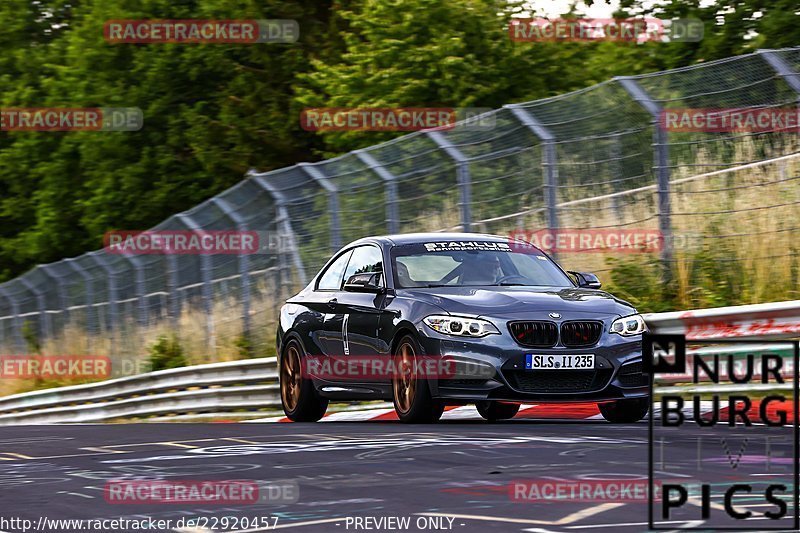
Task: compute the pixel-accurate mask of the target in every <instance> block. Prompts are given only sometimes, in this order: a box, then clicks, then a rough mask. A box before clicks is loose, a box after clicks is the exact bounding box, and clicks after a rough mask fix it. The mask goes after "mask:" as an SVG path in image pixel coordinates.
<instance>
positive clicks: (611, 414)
mask: <svg viewBox="0 0 800 533" xmlns="http://www.w3.org/2000/svg"><path fill="white" fill-rule="evenodd" d="M597 407H599V408H600V414H601V415H603V418H605V419H606V420H608V421H609V422H614V423H619V424H631V423H633V422H638V421H639V420H641V419H643V418H644V417H645V416H646V415H647V411H648V409H649V408H650V400H648V399H647V398H635V399H632V400H617V401H615V402H610V403H601V404H598V405H597Z"/></svg>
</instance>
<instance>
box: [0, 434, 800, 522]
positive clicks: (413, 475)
mask: <svg viewBox="0 0 800 533" xmlns="http://www.w3.org/2000/svg"><path fill="white" fill-rule="evenodd" d="M773 429H774V428H773ZM697 431H700V430H699V429H696V428H695V427H693V426H691V427H690V426H685V427H683V428H681V430H680V434H673V435H672V436H670V435H667V437H666V442H667V446H666V447H665V448H658V447H656V448H657V449H656V451H655V452H654V453H655V457H656V460H655V463H656V469H655V471H656V475H657V476H658V475H667V474H668V476H670V477H674V476H676V475H677V476H679V477H681V476H682V477H684V478H687V479H688V478H690V477H692V476H694V474H696V472H695V470H697V469H698V468H699V469H701V470H702V477H703V479H715V480H717V481H722V482H731V481H732V480H735V479H739V478H741V477H742V476H745V477H748V476H750V477H751V479H756V478H755V477H752V476H758V475H762V476H765V477H760V478H758V479H759V480H760V481H763V480H773V479H775V480H780V479H782V480H784V481H786V480H787V479H788V482H789V483H791V479H792V478H791V475H790V470H791V468H790V467H789V465H790V464H791V462H792V461H791V458H792V453H793V451H792V446H791V441H792V439H791V428H786V429H784V428H777V431H778V433H772V435H773V436H774V435H776V434H777V435H779V438H778V439H776V440H775V439H774V442H772V443H771V444H770V445H769V446H770V449H769V450H768V451H766V452H765V450H763V449H762V448H764V446H766V444H761V443H760V442H759V441H758V439H757V438H752V437H751V438H750V444H749V445H744V444H742V443H743V441H741V440H734V439H733V438H730V439H729V442H728V444H727V446H728V447H729V448H730V449H731V451H730V453H728V452H724V451H723V448H721V447H720V446H718V445H715V446H709V447H708V450H703V451H702V454H703V456H702V458H701V457H699V455H698V454H700V453H701V452H700V451H698V450H696V449H695V448H696V447H695V443H694V441H692V439H691V438H690V437H692V436H693V435H694V434H695V433H696V432H697ZM704 434H707V433H704ZM748 435H752V434H748ZM659 439H660V440H659V442H660V441H661V440H664V439H663V438H661V437H659ZM654 440H656V439H654ZM742 446H744V448H745V449H744V450H741V448H742ZM660 449H665V450H666V451H665V452H663V453H662V452H661V451H659V450H660ZM740 451H741V453H740ZM765 453H766V454H768V455H769V456H770V457H773V460H772V465H771V466H770V467H768V469H767V470H769V471H770V472H769V473H767V474H754V473H753V472H755V471H756V470H757V471H759V472H763V471H764V466H763V461H762V459H763V457H764V455H765ZM664 455H666V460H667V461H668V462H670V464H669V465H666V466H665V465H662V464H661V463H660V461H661V460H662V456H664ZM0 459H2V460H0V483H2V488H1V489H0V522H1V521H2V519H6V520H8V519H11V518H20V519H22V518H24V519H30V520H31V521H33V524H34V526H33V527H32V528H31V530H36V529H35V528H36V527H37V526H38V525H39V520H40V519H41V518H42V517H46V518H47V519H68V518H81V519H97V518H131V519H138V520H141V519H144V518H153V519H156V520H157V519H166V518H169V519H172V520H178V519H180V518H184V519H191V518H193V519H197V518H204V519H205V520H204V521H202V522H200V521H198V522H196V523H194V524H191V525H192V527H185V528H184V529H181V530H180V531H191V532H207V531H240V532H241V531H252V532H255V531H269V530H272V529H277V530H280V529H285V530H291V531H298V532H317V531H324V532H331V531H332V532H344V531H457V532H465V533H466V532H486V531H530V532H546V531H587V532H594V531H598V532H603V531H610V530H614V531H621V532H627V531H645V530H647V529H648V528H647V511H648V504H647V503H646V501H645V502H641V501H613V500H612V501H609V500H605V501H578V500H575V499H562V500H559V501H547V502H543V501H536V502H530V501H525V502H516V501H513V499H512V498H511V496H510V493H509V490H508V487H509V484H510V483H511V482H512V481H514V480H520V479H522V480H543V479H548V478H563V479H570V480H576V479H624V480H634V479H646V476H647V471H648V425H647V423H646V422H640V423H637V424H632V425H631V424H628V425H624V424H610V423H607V422H605V421H601V420H573V421H570V420H552V419H551V420H525V419H523V420H511V421H508V422H504V423H495V424H489V423H485V422H480V421H443V422H441V423H439V424H436V425H405V424H400V423H398V422H393V421H385V422H329V423H325V424H319V423H318V424H148V425H146V424H139V425H74V426H18V427H5V428H2V429H0ZM734 460H735V462H736V467H733V468H732V465H733V462H732V461H734ZM701 463H702V464H701ZM782 465H783V466H782ZM661 466H664V467H665V468H664V470H663V471H662V470H661V468H660V467H661ZM737 468H738V470H737ZM748 468H755V470H753V471H750V472H748V471H747V469H748ZM664 472H666V474H664ZM120 479H170V480H232V479H236V480H260V481H276V480H293V481H294V482H296V483H297V484H298V486H299V498H298V499H297V501H296V502H295V503H292V504H286V505H276V504H260V503H259V504H245V505H242V504H236V505H232V504H185V503H184V504H180V505H176V504H134V505H130V504H128V505H119V504H111V503H108V502H107V501H106V499H105V498H104V486H105V483H106V481H108V480H120ZM712 493H713V494H714V497H713V500H714V502H715V504H714V505H715V506H716V507H714V509H712V511H713V512H714V513H718V512H719V511H717V508H719V505H720V502H721V491H712ZM743 505H744V506H748V505H751V506H752V507H750V509H751V510H752V511H753V512H756V513H759V515H758V516H757V517H756V518H757V521H753V522H750V524H751V527H750V529H751V530H753V529H756V528H757V527H762V525H763V526H768V525H770V526H771V525H772V524H773V523H774V522H772V521H766V520H764V519H763V517H761V513H763V511H764V510H766V509H768V507H767V505H768V504H765V502H764V501H763V499H761V500H759V499H753V500H752V501H751V502H749V503H747V502H743ZM792 512H793V505H792V504H791V503H790V505H789V513H790V514H791V513H792ZM224 517H239V518H240V519H242V518H248V519H250V520H253V521H254V522H255V521H256V519H257V518H258V517H265V518H266V517H270V518H271V520H273V521H274V520H275V519H277V528H275V527H274V522H269V523H267V527H261V526H259V527H245V528H243V527H241V526H240V527H238V528H234V527H222V526H221V524H222V522H221V519H222V518H224ZM348 517H349V518H350V520H348ZM354 517H362V518H364V517H371V519H373V520H378V519H380V518H381V517H400V518H404V517H407V518H408V519H409V526H408V527H405V526H402V525H400V527H397V524H396V523H395V524H388V525H389V526H391V527H385V526H386V525H387V524H386V523H384V524H380V523H377V522H362V524H363V525H362V526H361V527H357V524H356V522H355V521H354V520H355V518H354ZM698 517H699V507H698V506H692V505H688V506H687V507H686V509H685V511H684V516H683V517H679V519H677V520H673V521H671V522H669V523H666V524H664V526H665V527H667V528H670V527H674V528H675V529H680V528H687V527H693V528H702V527H703V525H704V524H705V525H706V527H708V526H710V525H711V524H710V523H704V522H702V521H698V520H696V519H697V518H698ZM759 517H760V518H759ZM214 518H216V519H217V520H218V521H217V524H216V525H217V527H216V528H213V527H211V526H212V525H214V524H213V523H212V520H213V519H214ZM437 520H438V522H437ZM767 522H770V523H769V524H768V523H767ZM242 523H244V522H242ZM9 524H10V523H9V522H6V525H5V528H4V529H3V531H21V529H19V528H12V527H9ZM45 524H46V522H45ZM401 524H402V523H401ZM17 525H19V523H17ZM201 525H203V526H205V527H199V526H201ZM232 525H235V524H233V523H232V522H229V523H228V526H232ZM381 526H384V527H381ZM773 527H774V526H773ZM72 530H75V529H69V528H61V529H55V528H52V527H51V528H50V529H48V528H47V527H46V526H45V527H44V528H42V526H39V529H38V531H72ZM172 530H175V528H171V529H168V531H172ZM130 531H132V529H131V530H130ZM151 531H152V530H151Z"/></svg>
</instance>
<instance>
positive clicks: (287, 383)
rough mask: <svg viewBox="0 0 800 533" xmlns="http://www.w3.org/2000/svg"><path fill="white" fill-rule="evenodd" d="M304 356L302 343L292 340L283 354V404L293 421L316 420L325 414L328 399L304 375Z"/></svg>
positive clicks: (281, 380)
mask: <svg viewBox="0 0 800 533" xmlns="http://www.w3.org/2000/svg"><path fill="white" fill-rule="evenodd" d="M303 357H305V354H304V352H303V347H302V346H301V345H300V343H299V342H297V341H296V340H294V339H293V340H290V341H289V342H288V343H287V344H286V348H284V350H283V355H281V369H280V387H281V404H282V405H283V412H284V413H286V416H287V417H288V418H289V420H291V421H292V422H316V421H318V420H319V419H320V418H322V417H323V416H325V411H327V410H328V399H327V398H322V397H320V395H319V394H317V391H316V390H315V389H314V383H312V381H311V380H310V379H308V378H307V377H306V376H304V372H303V370H302V368H303Z"/></svg>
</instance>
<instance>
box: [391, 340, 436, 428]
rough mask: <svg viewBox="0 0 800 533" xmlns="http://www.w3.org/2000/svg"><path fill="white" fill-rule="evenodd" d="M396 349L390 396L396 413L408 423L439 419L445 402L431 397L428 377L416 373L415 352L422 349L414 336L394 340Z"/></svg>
mask: <svg viewBox="0 0 800 533" xmlns="http://www.w3.org/2000/svg"><path fill="white" fill-rule="evenodd" d="M396 352H397V353H396V354H395V355H394V363H395V364H394V368H395V375H394V376H393V377H392V400H393V403H394V410H395V412H396V413H397V417H398V418H399V419H400V421H401V422H406V423H409V424H414V423H416V424H430V423H432V422H436V421H438V420H439V419H440V418H441V417H442V413H443V412H444V404H443V403H442V402H441V401H439V400H435V399H434V398H433V396H432V395H431V389H430V385H429V384H428V380H426V379H420V378H419V376H418V375H417V373H416V367H415V362H416V359H417V355H421V353H422V350H421V349H420V346H419V344H418V343H417V341H416V339H414V337H412V336H411V335H406V336H405V337H403V338H402V339H400V342H399V343H398V344H397V350H396Z"/></svg>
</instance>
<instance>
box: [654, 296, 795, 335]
mask: <svg viewBox="0 0 800 533" xmlns="http://www.w3.org/2000/svg"><path fill="white" fill-rule="evenodd" d="M644 319H645V322H647V326H648V327H649V328H650V330H651V331H653V332H654V333H665V334H676V335H681V334H683V335H686V338H687V339H691V340H702V339H728V338H737V339H743V340H744V339H764V338H770V339H790V338H797V337H800V300H792V301H788V302H775V303H768V304H754V305H738V306H733V307H715V308H711V309H697V310H693V311H675V312H673V313H653V314H647V315H644Z"/></svg>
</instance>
